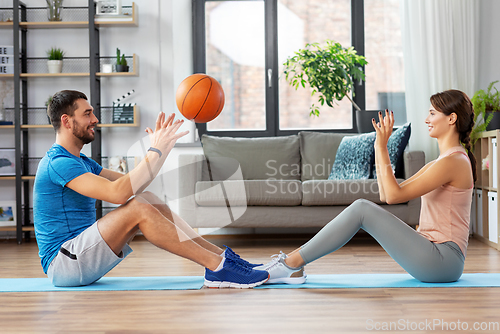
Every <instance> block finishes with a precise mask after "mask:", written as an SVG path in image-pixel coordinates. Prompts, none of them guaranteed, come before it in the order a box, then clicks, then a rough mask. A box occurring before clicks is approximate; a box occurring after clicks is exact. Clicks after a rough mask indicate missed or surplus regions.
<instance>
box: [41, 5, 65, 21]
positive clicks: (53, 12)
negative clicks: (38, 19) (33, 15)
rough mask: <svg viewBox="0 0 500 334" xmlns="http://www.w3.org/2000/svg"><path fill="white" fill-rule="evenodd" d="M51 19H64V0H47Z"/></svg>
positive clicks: (48, 15)
mask: <svg viewBox="0 0 500 334" xmlns="http://www.w3.org/2000/svg"><path fill="white" fill-rule="evenodd" d="M45 1H46V2H47V17H48V19H49V21H62V17H61V15H62V9H63V0H45Z"/></svg>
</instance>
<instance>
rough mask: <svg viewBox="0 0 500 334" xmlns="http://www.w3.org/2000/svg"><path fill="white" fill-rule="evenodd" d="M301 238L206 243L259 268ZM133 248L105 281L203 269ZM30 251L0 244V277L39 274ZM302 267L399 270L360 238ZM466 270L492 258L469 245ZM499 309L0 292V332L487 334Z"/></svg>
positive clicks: (136, 244) (175, 294) (284, 295)
mask: <svg viewBox="0 0 500 334" xmlns="http://www.w3.org/2000/svg"><path fill="white" fill-rule="evenodd" d="M307 239H308V236H306V237H300V236H251V237H236V236H217V237H210V241H212V242H213V243H215V244H217V245H220V246H222V245H224V244H226V245H229V246H230V247H232V248H233V249H234V250H235V251H237V252H238V253H240V254H241V255H242V257H244V258H246V259H249V260H252V261H256V262H258V261H260V262H265V261H267V260H268V259H269V256H270V255H272V254H275V253H278V252H279V251H280V250H282V251H284V252H288V251H291V250H293V249H294V248H296V247H297V246H300V245H301V244H303V243H304V242H305V241H306V240H307ZM131 246H132V248H133V249H134V252H133V253H132V254H131V255H130V256H129V258H127V259H126V260H125V261H124V262H122V263H121V264H120V265H119V266H118V267H117V268H115V269H114V270H113V271H111V272H110V273H109V274H108V276H167V275H176V276H182V275H203V272H204V270H203V268H201V267H199V266H198V265H196V264H194V263H191V262H190V261H187V260H184V259H181V258H179V257H176V256H174V255H172V254H168V253H166V252H164V251H162V250H160V249H158V248H156V247H154V246H152V245H151V244H149V243H148V242H147V241H146V240H144V239H143V238H138V239H136V240H134V241H133V242H132V245H131ZM37 251H38V249H37V246H36V242H31V243H24V244H22V245H17V244H16V243H15V242H13V241H0V277H2V278H15V277H44V274H43V272H42V269H41V266H40V261H39V258H38V256H37ZM306 271H307V273H308V274H335V273H339V274H343V273H403V272H404V270H403V269H401V267H399V265H398V264H397V263H395V262H394V261H393V260H392V259H391V258H390V257H389V256H388V255H387V254H386V253H385V251H384V250H383V249H382V248H381V247H380V246H379V245H378V244H377V243H376V242H375V241H373V239H371V238H369V237H365V236H357V237H355V238H354V239H353V240H352V241H351V242H349V243H348V244H347V245H346V246H344V247H343V248H341V249H340V250H338V251H337V252H335V253H333V254H330V255H328V256H326V257H324V258H322V259H320V260H318V261H316V262H314V263H312V264H310V265H308V266H307V268H306ZM464 272H466V273H477V272H496V273H498V272H500V253H499V252H498V251H496V250H495V249H493V248H490V247H488V246H486V245H484V244H482V243H480V242H478V241H477V240H474V239H471V241H470V245H469V249H468V255H467V259H466V262H465V271H464ZM499 311H500V288H454V289H451V288H428V289H426V288H418V289H330V290H324V289H318V290H317V289H296V290H288V289H287V290H280V289H263V290H229V289H223V290H214V289H202V290H198V291H109V292H106V291H102V292H43V293H42V292H40V293H38V292H34V293H33V292H30V293H2V294H0V332H2V333H106V334H111V333H200V332H203V333H255V332H259V333H366V332H374V331H379V332H381V331H382V329H387V330H392V332H398V331H412V332H416V333H418V332H442V331H444V330H446V329H447V326H448V330H450V331H454V330H458V329H459V328H460V330H462V332H474V333H479V332H480V333H494V332H500V328H499V326H500V317H499V315H498V314H499ZM474 326H479V327H478V328H476V329H474ZM481 326H482V327H483V329H489V330H481ZM465 327H467V329H468V330H467V331H465V330H464V329H465ZM419 328H420V329H419ZM454 328H455V329H454ZM378 329H379V330H378Z"/></svg>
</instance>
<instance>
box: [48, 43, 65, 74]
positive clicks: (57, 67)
mask: <svg viewBox="0 0 500 334" xmlns="http://www.w3.org/2000/svg"><path fill="white" fill-rule="evenodd" d="M47 56H48V60H47V67H48V68H49V73H61V71H62V60H63V57H64V51H63V50H62V49H59V48H54V47H52V48H50V50H48V51H47Z"/></svg>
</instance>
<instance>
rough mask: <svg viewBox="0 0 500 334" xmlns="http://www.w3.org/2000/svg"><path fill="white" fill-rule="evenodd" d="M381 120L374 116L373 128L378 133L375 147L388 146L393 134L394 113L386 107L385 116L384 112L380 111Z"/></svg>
mask: <svg viewBox="0 0 500 334" xmlns="http://www.w3.org/2000/svg"><path fill="white" fill-rule="evenodd" d="M378 118H379V122H377V121H375V118H372V124H373V128H374V129H375V132H376V133H377V136H376V139H375V147H387V142H388V141H389V138H390V137H391V134H392V128H393V127H394V113H393V112H392V111H391V112H389V110H388V109H385V116H382V112H381V111H379V113H378Z"/></svg>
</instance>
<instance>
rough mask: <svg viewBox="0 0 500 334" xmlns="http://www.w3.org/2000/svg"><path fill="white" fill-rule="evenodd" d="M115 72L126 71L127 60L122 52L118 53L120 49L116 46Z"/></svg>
mask: <svg viewBox="0 0 500 334" xmlns="http://www.w3.org/2000/svg"><path fill="white" fill-rule="evenodd" d="M115 69H116V72H128V66H127V60H126V59H125V55H124V54H122V55H121V54H120V49H118V48H116V65H115Z"/></svg>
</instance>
